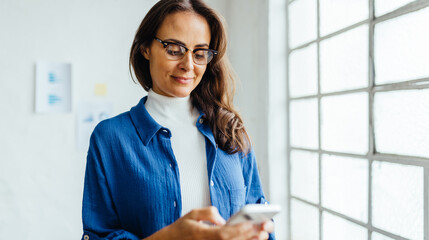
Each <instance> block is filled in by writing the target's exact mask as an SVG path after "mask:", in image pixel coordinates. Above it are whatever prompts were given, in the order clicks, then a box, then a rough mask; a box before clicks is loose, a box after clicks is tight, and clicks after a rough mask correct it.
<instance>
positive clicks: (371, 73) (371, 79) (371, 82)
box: [367, 0, 375, 240]
mask: <svg viewBox="0 0 429 240" xmlns="http://www.w3.org/2000/svg"><path fill="white" fill-rule="evenodd" d="M374 1H375V0H368V8H369V11H368V13H369V21H370V22H369V26H368V31H369V32H368V90H369V91H368V121H369V123H368V128H369V129H368V137H369V141H368V156H369V158H368V205H367V207H368V209H367V210H368V226H369V228H368V240H371V239H372V232H373V231H372V229H373V225H372V162H373V160H372V157H373V156H374V154H375V134H374V124H373V123H374V95H375V93H374V91H372V90H373V89H374V86H375V66H374V18H375V16H374V13H375V9H374Z"/></svg>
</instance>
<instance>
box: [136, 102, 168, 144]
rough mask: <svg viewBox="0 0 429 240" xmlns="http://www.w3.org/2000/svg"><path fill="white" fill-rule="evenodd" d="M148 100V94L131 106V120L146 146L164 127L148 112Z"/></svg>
mask: <svg viewBox="0 0 429 240" xmlns="http://www.w3.org/2000/svg"><path fill="white" fill-rule="evenodd" d="M146 100H147V96H146V97H143V98H142V99H140V102H139V103H138V104H137V105H136V106H134V107H133V108H131V110H130V115H131V121H132V122H133V124H134V126H135V127H136V129H137V132H138V134H139V136H140V139H141V140H142V141H143V144H144V145H145V146H146V145H147V144H148V143H149V142H150V140H151V139H152V138H153V136H154V135H155V134H156V133H157V132H158V131H159V130H160V129H162V128H163V127H162V126H161V125H159V124H158V123H157V122H156V121H155V120H154V119H153V118H152V117H151V116H150V115H149V113H148V111H147V110H146V107H145V106H144V103H145V102H146Z"/></svg>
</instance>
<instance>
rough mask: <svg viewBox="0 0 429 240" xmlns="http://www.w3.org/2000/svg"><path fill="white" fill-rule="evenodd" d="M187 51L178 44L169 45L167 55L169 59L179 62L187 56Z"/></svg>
mask: <svg viewBox="0 0 429 240" xmlns="http://www.w3.org/2000/svg"><path fill="white" fill-rule="evenodd" d="M185 52H186V49H185V48H184V47H182V46H179V45H177V44H168V46H167V47H166V50H165V53H166V55H167V57H168V59H171V60H178V59H181V58H182V57H183V56H184V55H185Z"/></svg>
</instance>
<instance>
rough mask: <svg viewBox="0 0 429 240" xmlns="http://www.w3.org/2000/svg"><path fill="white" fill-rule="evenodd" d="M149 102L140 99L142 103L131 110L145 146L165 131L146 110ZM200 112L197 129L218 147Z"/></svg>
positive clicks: (133, 120)
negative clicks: (146, 104) (157, 134)
mask: <svg viewBox="0 0 429 240" xmlns="http://www.w3.org/2000/svg"><path fill="white" fill-rule="evenodd" d="M146 100H147V96H146V97H143V98H142V99H140V102H139V103H138V104H137V105H136V106H134V107H132V108H131V110H130V115H131V121H132V122H133V124H134V126H135V127H136V129H137V132H138V134H139V136H140V139H141V140H142V142H143V144H144V145H145V146H147V145H148V144H149V142H150V140H151V139H152V138H153V136H155V134H156V133H157V132H158V131H160V130H163V129H165V128H164V127H163V126H161V125H159V124H158V123H157V122H156V121H155V120H154V119H153V118H152V117H151V116H150V114H149V112H148V111H147V110H146V107H145V105H144V104H145V102H146ZM198 110H199V112H200V116H199V117H198V120H197V123H196V124H197V128H198V129H199V130H200V132H201V133H202V134H203V135H204V136H205V137H207V138H208V139H209V140H210V142H211V143H212V144H213V145H214V146H216V141H215V139H214V136H213V133H212V131H211V129H210V126H209V125H208V124H204V120H200V119H204V118H203V117H204V113H203V112H202V111H201V110H200V109H198Z"/></svg>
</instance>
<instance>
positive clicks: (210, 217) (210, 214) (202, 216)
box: [185, 206, 225, 225]
mask: <svg viewBox="0 0 429 240" xmlns="http://www.w3.org/2000/svg"><path fill="white" fill-rule="evenodd" d="M185 217H187V218H190V219H194V220H196V221H200V222H209V223H212V224H215V225H224V224H225V219H223V217H222V216H221V215H220V214H219V211H218V209H217V208H216V207H213V206H210V207H206V208H200V209H194V210H192V211H190V212H189V213H188V214H186V215H185Z"/></svg>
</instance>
